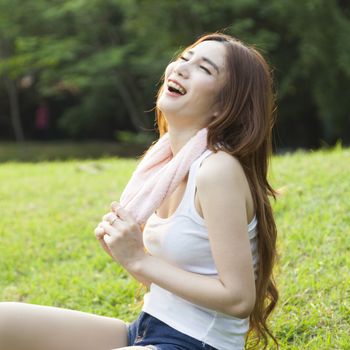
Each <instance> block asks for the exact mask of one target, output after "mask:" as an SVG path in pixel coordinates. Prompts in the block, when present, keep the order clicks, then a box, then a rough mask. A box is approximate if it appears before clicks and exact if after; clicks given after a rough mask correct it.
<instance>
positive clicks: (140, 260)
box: [124, 253, 151, 276]
mask: <svg viewBox="0 0 350 350" xmlns="http://www.w3.org/2000/svg"><path fill="white" fill-rule="evenodd" d="M150 257H151V256H150V255H148V254H147V253H145V254H143V255H140V256H139V257H136V258H134V259H132V260H130V261H128V262H127V263H126V264H125V266H124V267H125V268H126V269H127V270H128V271H129V272H131V273H134V274H137V275H140V276H142V273H143V271H144V267H145V265H146V263H147V261H148V260H149V258H150Z"/></svg>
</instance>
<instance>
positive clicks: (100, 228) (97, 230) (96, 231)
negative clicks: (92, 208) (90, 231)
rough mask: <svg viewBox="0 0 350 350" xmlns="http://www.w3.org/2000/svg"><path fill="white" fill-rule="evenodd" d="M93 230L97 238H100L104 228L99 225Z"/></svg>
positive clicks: (103, 233)
mask: <svg viewBox="0 0 350 350" xmlns="http://www.w3.org/2000/svg"><path fill="white" fill-rule="evenodd" d="M94 232H95V236H96V238H97V239H101V238H103V236H104V235H105V230H104V229H103V228H102V227H99V226H98V227H96V228H95V231H94Z"/></svg>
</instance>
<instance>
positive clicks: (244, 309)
mask: <svg viewBox="0 0 350 350" xmlns="http://www.w3.org/2000/svg"><path fill="white" fill-rule="evenodd" d="M254 306H255V296H254V297H251V298H247V297H245V298H241V299H240V300H236V301H235V303H230V304H229V306H228V307H227V308H226V310H225V313H226V314H228V315H230V316H233V317H236V318H241V319H245V318H248V317H249V316H250V315H251V313H252V312H253V310H254Z"/></svg>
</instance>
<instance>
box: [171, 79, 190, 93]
mask: <svg viewBox="0 0 350 350" xmlns="http://www.w3.org/2000/svg"><path fill="white" fill-rule="evenodd" d="M168 86H169V87H172V88H174V89H176V90H178V91H180V93H181V95H184V94H185V93H186V90H185V89H184V88H183V87H182V86H180V85H179V84H176V83H174V82H173V81H171V80H170V81H168Z"/></svg>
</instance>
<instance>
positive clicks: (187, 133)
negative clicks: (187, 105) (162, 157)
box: [168, 126, 199, 156]
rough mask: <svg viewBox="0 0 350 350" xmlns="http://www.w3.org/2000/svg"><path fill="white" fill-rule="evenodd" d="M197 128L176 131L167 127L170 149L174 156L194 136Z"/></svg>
mask: <svg viewBox="0 0 350 350" xmlns="http://www.w3.org/2000/svg"><path fill="white" fill-rule="evenodd" d="M198 130H199V129H198V128H186V129H183V128H182V129H176V128H174V127H170V126H169V127H168V133H169V141H170V147H171V150H172V153H173V156H175V155H176V154H177V153H178V152H179V151H180V149H181V148H182V147H183V146H184V145H185V144H186V143H187V142H188V141H189V140H190V138H191V137H192V136H194V135H195V134H196V133H197V131H198Z"/></svg>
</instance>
